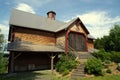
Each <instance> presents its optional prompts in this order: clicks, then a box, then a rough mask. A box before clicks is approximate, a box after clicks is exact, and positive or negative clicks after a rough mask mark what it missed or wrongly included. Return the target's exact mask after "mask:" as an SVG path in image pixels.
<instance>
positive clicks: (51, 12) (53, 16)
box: [47, 11, 56, 20]
mask: <svg viewBox="0 0 120 80" xmlns="http://www.w3.org/2000/svg"><path fill="white" fill-rule="evenodd" d="M55 15H56V13H55V12H54V11H49V12H47V17H48V18H49V19H51V20H55Z"/></svg>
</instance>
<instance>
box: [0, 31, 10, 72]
mask: <svg viewBox="0 0 120 80" xmlns="http://www.w3.org/2000/svg"><path fill="white" fill-rule="evenodd" d="M0 32H1V30H0ZM4 40H5V39H4V35H3V34H1V33H0V74H1V73H5V72H6V69H7V67H6V66H7V63H8V60H7V58H4V57H3V55H4V54H3V53H2V48H3V47H4Z"/></svg>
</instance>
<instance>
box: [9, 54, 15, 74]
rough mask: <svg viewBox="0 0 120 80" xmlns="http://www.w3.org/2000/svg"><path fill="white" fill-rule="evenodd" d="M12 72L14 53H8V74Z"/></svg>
mask: <svg viewBox="0 0 120 80" xmlns="http://www.w3.org/2000/svg"><path fill="white" fill-rule="evenodd" d="M13 72H14V53H13V52H11V53H10V59H9V73H13Z"/></svg>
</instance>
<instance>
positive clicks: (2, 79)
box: [0, 70, 120, 80]
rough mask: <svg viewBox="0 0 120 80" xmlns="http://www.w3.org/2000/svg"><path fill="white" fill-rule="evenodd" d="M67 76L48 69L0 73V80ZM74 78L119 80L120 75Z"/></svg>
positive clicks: (46, 79)
mask: <svg viewBox="0 0 120 80" xmlns="http://www.w3.org/2000/svg"><path fill="white" fill-rule="evenodd" d="M69 79H70V78H69V77H68V76H64V77H61V76H58V75H56V74H53V75H52V73H51V71H50V70H42V71H33V72H21V73H17V74H13V75H11V76H6V75H0V80H69ZM75 80H120V75H108V76H107V75H106V76H98V77H93V78H81V79H75Z"/></svg>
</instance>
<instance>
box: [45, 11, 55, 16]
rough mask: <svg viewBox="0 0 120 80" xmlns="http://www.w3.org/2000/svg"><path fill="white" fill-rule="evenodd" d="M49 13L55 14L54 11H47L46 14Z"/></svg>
mask: <svg viewBox="0 0 120 80" xmlns="http://www.w3.org/2000/svg"><path fill="white" fill-rule="evenodd" d="M49 13H53V14H54V15H56V13H55V12H54V11H49V12H47V15H48V14H49Z"/></svg>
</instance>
